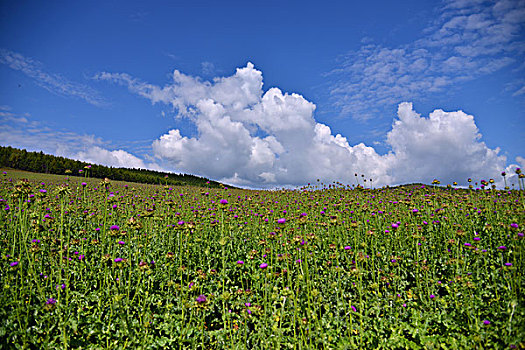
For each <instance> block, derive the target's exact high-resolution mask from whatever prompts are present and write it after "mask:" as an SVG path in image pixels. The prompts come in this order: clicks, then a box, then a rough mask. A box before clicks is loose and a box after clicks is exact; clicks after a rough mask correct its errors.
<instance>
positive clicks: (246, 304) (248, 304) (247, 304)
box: [244, 303, 252, 307]
mask: <svg viewBox="0 0 525 350" xmlns="http://www.w3.org/2000/svg"><path fill="white" fill-rule="evenodd" d="M244 305H245V306H246V307H250V306H252V304H251V303H244Z"/></svg>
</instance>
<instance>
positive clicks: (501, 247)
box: [497, 245, 507, 250]
mask: <svg viewBox="0 0 525 350" xmlns="http://www.w3.org/2000/svg"><path fill="white" fill-rule="evenodd" d="M497 249H499V250H506V249H507V247H505V246H504V245H501V246H499V247H498V248H497Z"/></svg>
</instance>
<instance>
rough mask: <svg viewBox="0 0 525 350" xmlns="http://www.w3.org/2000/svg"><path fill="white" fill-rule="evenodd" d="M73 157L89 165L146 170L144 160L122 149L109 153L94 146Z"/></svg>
mask: <svg viewBox="0 0 525 350" xmlns="http://www.w3.org/2000/svg"><path fill="white" fill-rule="evenodd" d="M72 157H73V158H74V159H79V160H82V161H84V162H88V163H93V164H102V165H107V166H113V167H118V168H140V169H145V168H146V165H145V164H144V161H143V160H142V159H140V158H137V157H135V156H134V155H132V154H131V153H128V152H126V151H124V150H121V149H119V150H114V151H109V150H107V149H104V148H101V147H99V146H92V147H90V148H88V149H87V150H85V151H80V152H78V153H76V154H75V155H73V156H72Z"/></svg>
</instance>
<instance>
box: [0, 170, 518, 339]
mask: <svg viewBox="0 0 525 350" xmlns="http://www.w3.org/2000/svg"><path fill="white" fill-rule="evenodd" d="M0 182H1V185H0V201H1V203H0V204H1V205H0V209H1V211H0V254H1V256H0V262H1V266H2V267H1V269H0V288H1V293H0V349H12V348H16V349H67V348H73V349H100V348H104V349H141V348H142V349H186V348H188V349H378V348H384V349H509V348H518V349H520V348H521V349H523V348H525V298H524V292H525V281H524V271H525V263H524V253H525V252H524V245H525V244H524V242H525V237H523V236H524V234H523V232H524V230H523V228H524V227H525V211H524V210H525V205H524V193H523V191H518V190H499V189H488V188H485V189H479V190H469V189H461V188H454V187H439V186H432V185H422V184H418V185H407V186H400V187H395V188H378V189H369V188H363V186H362V185H363V184H360V186H355V185H353V186H345V185H342V184H338V183H332V184H322V183H316V184H313V185H308V186H305V187H303V188H299V189H296V190H275V191H263V190H259V191H255V190H242V189H231V188H228V187H223V188H219V189H216V188H203V187H189V186H173V187H170V186H169V185H165V186H164V185H144V184H135V183H126V182H116V181H111V180H108V179H106V180H102V179H95V178H90V177H89V170H87V171H85V176H84V177H67V176H60V175H44V174H35V173H28V172H20V171H15V170H9V169H8V170H5V171H4V172H3V174H1V175H0Z"/></svg>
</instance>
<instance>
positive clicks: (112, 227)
mask: <svg viewBox="0 0 525 350" xmlns="http://www.w3.org/2000/svg"><path fill="white" fill-rule="evenodd" d="M109 229H110V230H111V231H118V230H120V227H119V226H118V225H112V226H111V227H110V228H109Z"/></svg>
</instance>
